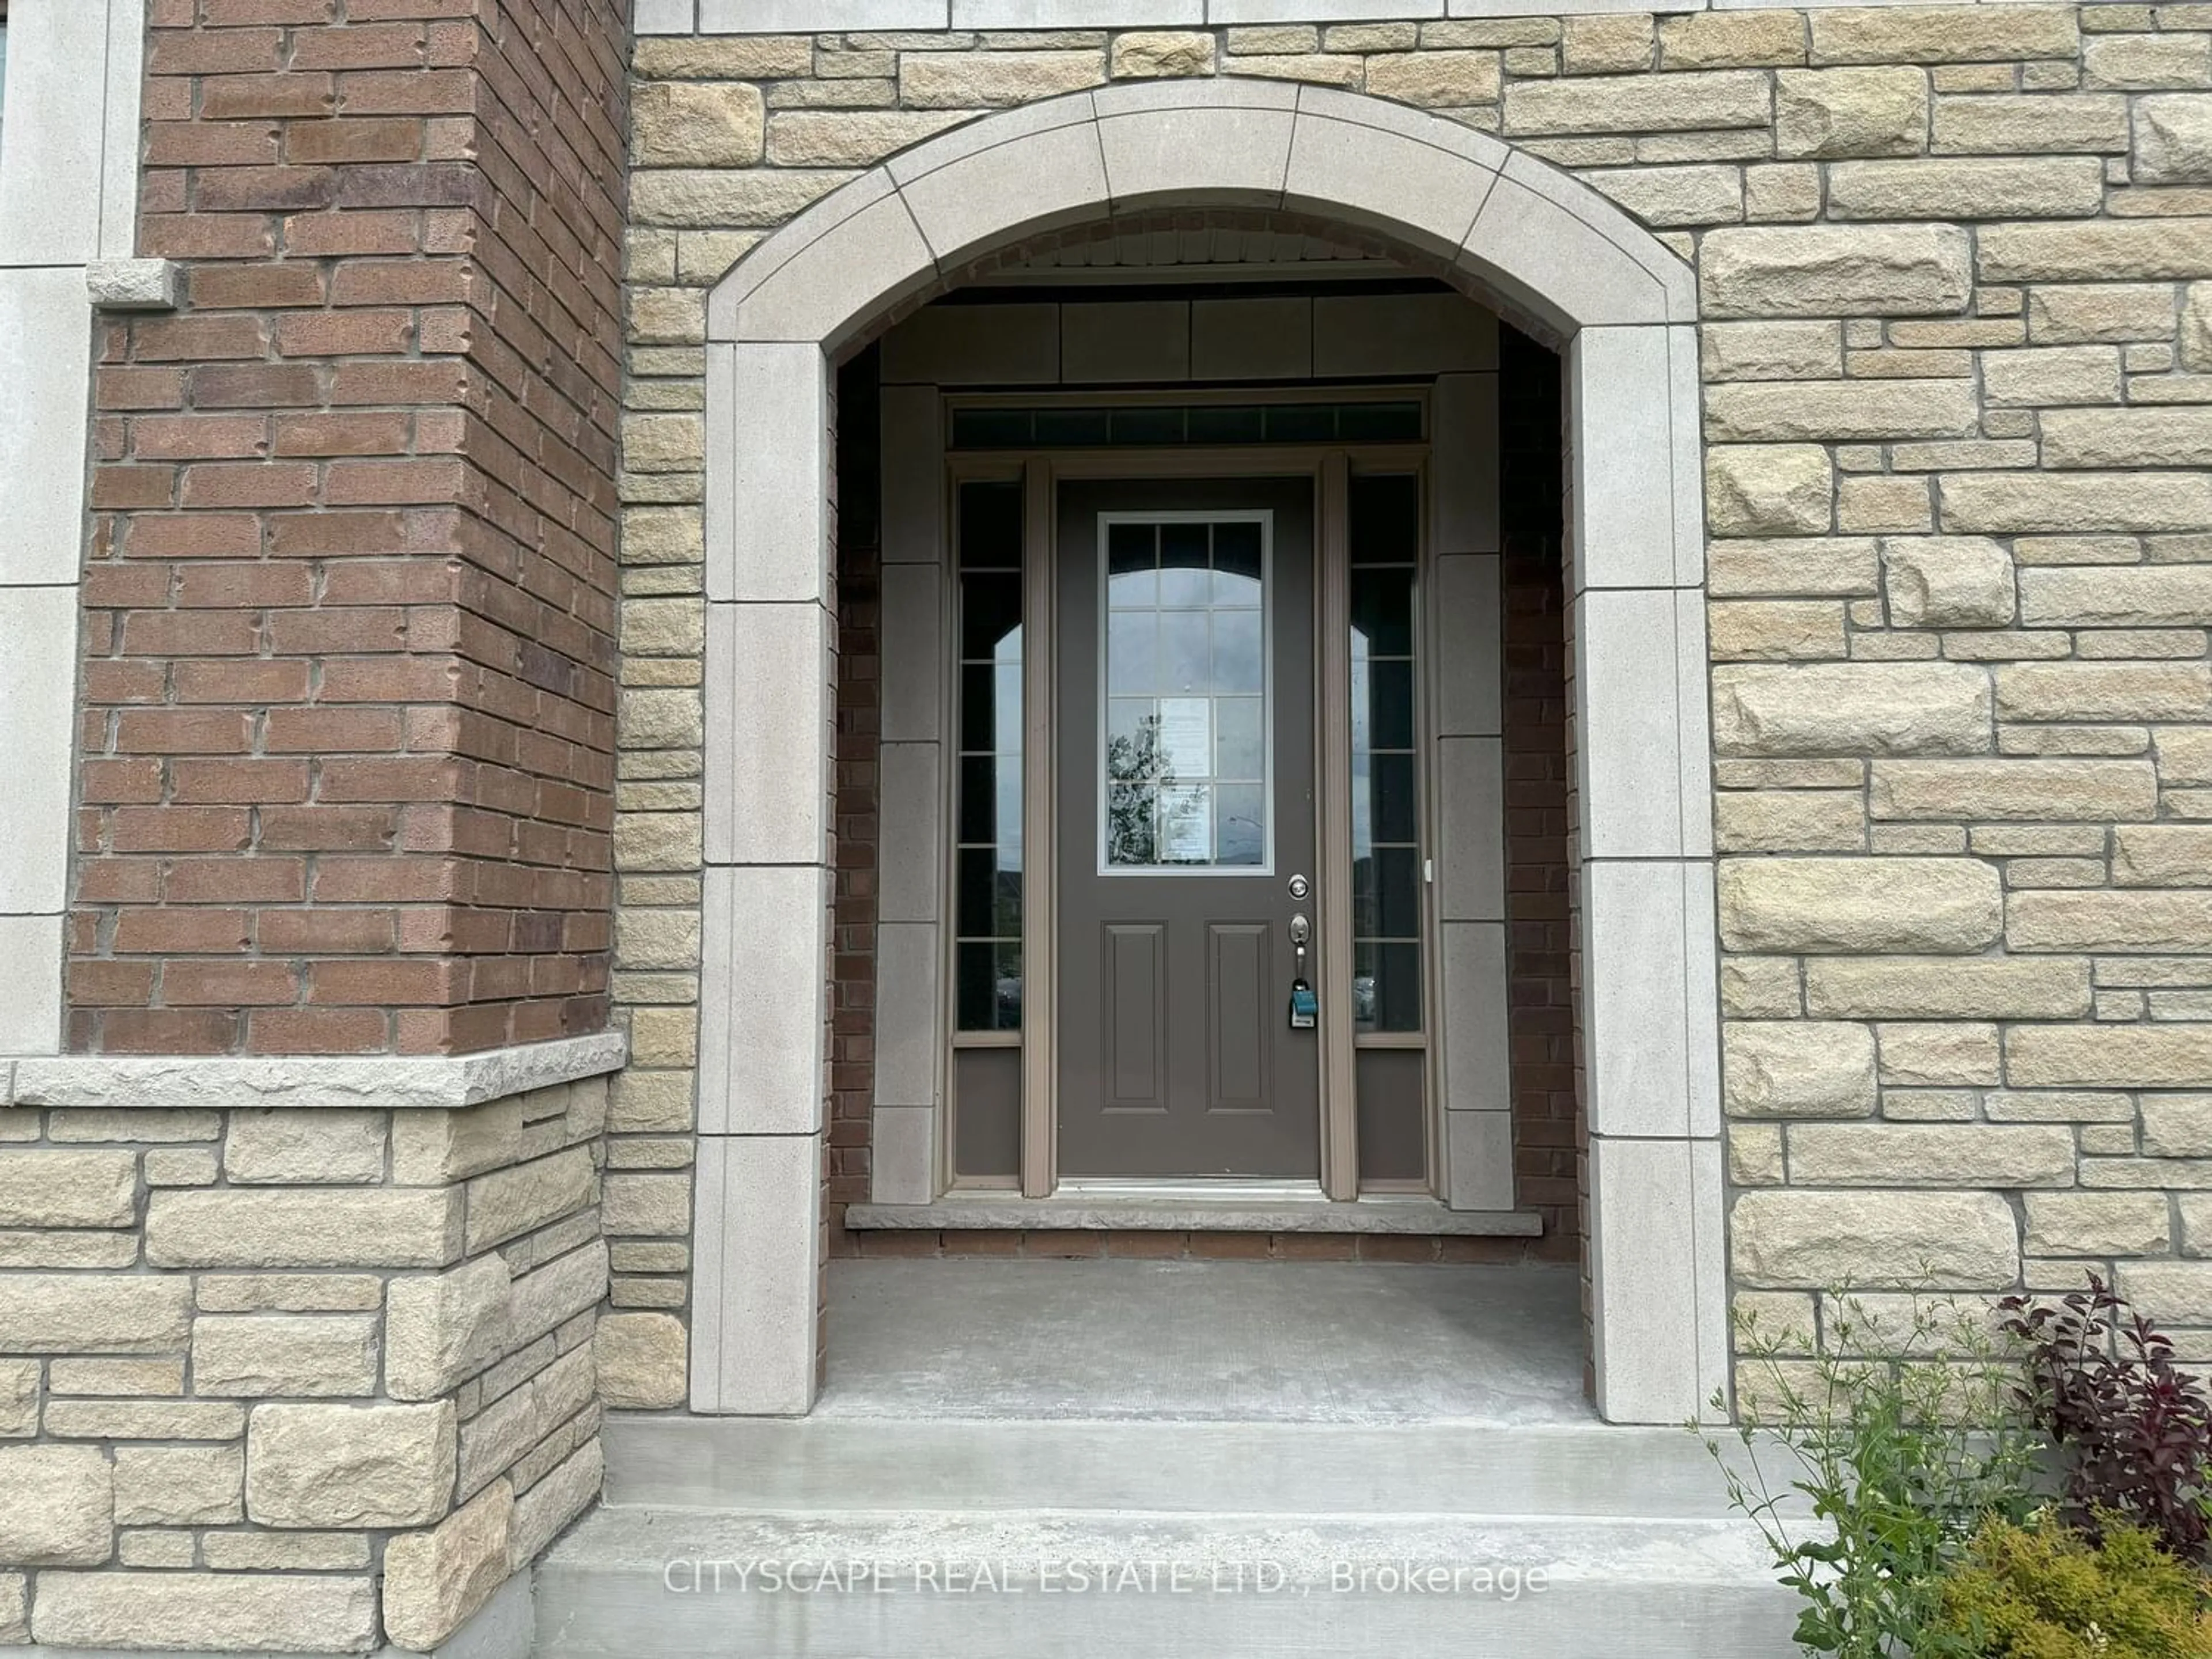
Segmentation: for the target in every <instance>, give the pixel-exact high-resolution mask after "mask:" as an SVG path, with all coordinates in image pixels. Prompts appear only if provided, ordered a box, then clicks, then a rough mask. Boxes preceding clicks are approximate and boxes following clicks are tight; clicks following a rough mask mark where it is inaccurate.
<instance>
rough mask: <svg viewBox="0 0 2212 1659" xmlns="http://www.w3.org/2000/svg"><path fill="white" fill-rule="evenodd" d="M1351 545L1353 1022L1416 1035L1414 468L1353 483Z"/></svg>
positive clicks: (1418, 926)
mask: <svg viewBox="0 0 2212 1659" xmlns="http://www.w3.org/2000/svg"><path fill="white" fill-rule="evenodd" d="M1349 507H1350V512H1349V514H1348V518H1349V524H1348V529H1349V532H1350V539H1351V549H1352V572H1351V580H1352V1020H1353V1024H1355V1025H1356V1026H1357V1027H1358V1029H1359V1030H1363V1031H1418V1030H1420V1029H1421V1003H1422V996H1421V867H1422V866H1421V837H1420V808H1419V795H1418V784H1417V782H1416V777H1417V774H1416V771H1415V763H1414V756H1415V728H1416V718H1415V708H1414V690H1413V688H1414V684H1415V677H1414V640H1415V637H1416V635H1415V633H1414V610H1413V603H1414V589H1415V576H1416V573H1417V571H1418V570H1419V557H1420V493H1419V480H1418V478H1417V477H1415V476H1414V475H1413V474H1411V473H1393V474H1389V475H1385V476H1380V477H1356V478H1354V479H1353V480H1352V489H1351V497H1350V501H1349Z"/></svg>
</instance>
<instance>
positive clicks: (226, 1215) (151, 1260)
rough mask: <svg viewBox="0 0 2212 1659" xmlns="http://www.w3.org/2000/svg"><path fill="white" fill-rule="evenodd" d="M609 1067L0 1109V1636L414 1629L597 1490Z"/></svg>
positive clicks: (235, 1643) (164, 1639) (43, 1638)
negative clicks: (493, 1088) (485, 1082)
mask: <svg viewBox="0 0 2212 1659" xmlns="http://www.w3.org/2000/svg"><path fill="white" fill-rule="evenodd" d="M606 1103H607V1084H606V1080H605V1079H604V1078H595V1079H588V1080H586V1081H582V1082H578V1083H574V1084H564V1085H558V1086H556V1087H552V1088H547V1089H541V1090H537V1091H532V1092H531V1093H528V1094H524V1095H516V1096H510V1097H507V1098H505V1099H501V1100H496V1101H492V1102H489V1103H485V1104H483V1105H480V1106H475V1107H471V1108H468V1109H465V1110H456V1111H439V1110H419V1111H418V1110H407V1111H377V1110H367V1109H363V1110H350V1109H299V1110H288V1109H236V1110H224V1111H217V1110H208V1111H195V1110H161V1109H143V1108H141V1109H134V1108H132V1107H130V1106H128V1105H127V1104H126V1105H123V1106H121V1107H119V1108H118V1109H115V1110H112V1111H111V1110H94V1109H82V1108H54V1109H50V1110H40V1109H37V1108H33V1107H16V1108H12V1109H0V1493H4V1494H5V1495H6V1497H5V1501H4V1502H0V1644H9V1643H22V1642H37V1643H42V1644H52V1645H54V1646H57V1647H86V1648H97V1649H114V1648H170V1649H183V1650H195V1651H226V1650H259V1651H300V1652H347V1651H362V1650H368V1649H370V1648H373V1647H374V1646H376V1645H377V1644H378V1643H379V1642H380V1641H382V1642H386V1643H389V1644H391V1645H392V1647H394V1648H398V1649H401V1650H430V1649H433V1648H435V1646H437V1645H438V1644H440V1643H441V1642H443V1641H445V1640H446V1638H447V1636H448V1635H450V1634H451V1633H452V1632H453V1631H454V1630H456V1629H457V1628H459V1626H461V1625H462V1623H463V1622H464V1621H465V1620H467V1619H468V1618H469V1616H470V1615H471V1614H472V1613H475V1612H476V1611H477V1609H478V1608H479V1607H481V1606H482V1605H483V1603H484V1601H486V1599H487V1598H488V1597H489V1595H491V1594H492V1592H493V1591H494V1590H495V1589H497V1588H498V1587H499V1586H500V1584H501V1583H502V1582H504V1581H505V1580H506V1579H507V1577H509V1576H510V1575H511V1574H513V1573H515V1572H518V1571H526V1569H527V1567H528V1565H529V1564H530V1562H531V1561H532V1559H533V1558H534V1557H535V1556H536V1555H537V1554H538V1553H539V1552H540V1551H542V1550H543V1549H544V1547H545V1546H546V1545H547V1544H548V1543H550V1541H552V1540H553V1538H554V1537H555V1536H556V1534H558V1533H559V1532H560V1531H561V1530H562V1528H564V1527H566V1526H567V1525H568V1522H571V1521H572V1520H574V1518H575V1517H576V1516H578V1515H579V1514H580V1513H581V1512H582V1511H583V1510H584V1509H585V1508H586V1507H587V1506H588V1505H589V1504H591V1503H592V1501H593V1500H594V1499H595V1498H597V1496H598V1494H599V1480H600V1471H601V1458H600V1449H599V1412H600V1407H599V1400H598V1397H597V1389H596V1386H595V1366H594V1354H593V1342H592V1336H593V1331H594V1328H595V1326H596V1323H597V1321H598V1318H599V1312H598V1310H599V1304H600V1303H601V1301H602V1300H603V1298H604V1297H605V1292H606V1282H607V1260H606V1247H605V1243H603V1242H602V1239H601V1236H600V1211H599V1204H600V1172H599V1165H600V1161H601V1154H602V1147H603V1146H604V1140H603V1130H604V1127H605V1117H606Z"/></svg>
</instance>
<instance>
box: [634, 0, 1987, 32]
mask: <svg viewBox="0 0 2212 1659" xmlns="http://www.w3.org/2000/svg"><path fill="white" fill-rule="evenodd" d="M1771 3H1772V0H1658V3H1656V4H1653V3H1651V0H637V15H636V22H635V28H636V31H637V33H640V34H692V33H705V34H815V33H839V32H842V31H848V30H854V29H869V30H873V29H898V30H915V31H921V32H929V31H934V30H939V29H985V28H989V29H1011V28H1045V29H1106V28H1144V27H1155V26H1161V25H1165V26H1170V27H1172V26H1175V25H1182V26H1183V27H1197V26H1200V25H1207V24H1212V25H1218V24H1224V23H1341V22H1365V21H1399V20H1405V21H1419V20H1421V19H1425V18H1438V17H1528V16H1557V17H1577V16H1589V15H1599V14H1604V13H1610V12H1639V11H1641V12H1650V11H1656V12H1657V13H1659V14H1660V15H1662V16H1663V15H1672V14H1674V13H1678V12H1693V11H1705V10H1708V9H1711V10H1716V11H1735V10H1751V9H1758V8H1759V7H1762V6H1766V5H1770V4H1771ZM1803 3H1805V4H1807V5H1813V6H1830V5H1876V6H1895V5H1911V4H1915V3H1925V0H1803ZM1963 3H1966V4H1970V5H1971V4H1984V5H1996V4H2003V3H2012V0H1963Z"/></svg>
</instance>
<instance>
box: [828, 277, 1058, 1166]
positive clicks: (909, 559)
mask: <svg viewBox="0 0 2212 1659" xmlns="http://www.w3.org/2000/svg"><path fill="white" fill-rule="evenodd" d="M997 309H1000V308H999V307H975V312H976V313H989V312H991V311H994V310H997ZM1020 309H1027V307H1021V308H1020ZM1043 309H1046V310H1049V309H1050V307H1044V308H1043ZM955 355H957V348H956V350H955ZM883 398H884V418H883V469H884V513H883V517H884V571H883V590H882V601H881V604H880V606H879V608H878V615H879V616H880V617H881V618H882V623H881V628H880V631H879V634H878V642H877V660H878V672H879V675H880V678H881V683H882V686H883V697H882V714H881V720H880V726H879V729H880V731H881V732H882V734H883V739H884V741H883V743H882V744H881V747H880V749H879V750H878V757H877V767H876V776H877V781H878V790H879V792H880V799H879V800H878V807H877V820H878V826H879V833H880V838H879V842H878V849H877V860H876V869H877V882H876V896H877V907H876V916H877V926H876V1072H875V1099H874V1111H873V1114H872V1117H873V1125H872V1127H873V1133H872V1138H871V1139H870V1142H869V1176H868V1180H869V1188H868V1190H869V1193H870V1194H871V1195H872V1197H873V1198H874V1199H875V1200H876V1201H877V1202H878V1203H926V1202H927V1201H928V1200H931V1199H933V1198H935V1197H936V1196H937V1192H938V1171H939V1167H940V1165H941V1164H942V1162H943V1159H942V1158H941V1157H940V1155H939V1135H940V1134H941V1133H942V1126H943V1123H944V1116H945V1114H944V1106H945V1036H946V1030H945V1028H946V1025H947V1019H946V1012H945V971H946V963H947V960H948V957H949V941H948V939H947V938H946V933H945V918H946V916H947V915H948V914H949V910H950V906H949V904H948V902H947V895H946V892H945V864H946V848H945V839H944V837H945V825H946V813H945V804H946V801H947V799H949V794H950V777H951V768H952V764H953V763H952V762H951V758H950V755H951V745H950V740H949V738H948V736H947V728H948V727H949V726H950V717H949V714H948V713H947V710H948V709H949V706H950V705H949V702H948V699H947V696H946V689H947V687H948V686H949V684H950V676H949V675H948V673H947V671H946V665H947V658H948V653H949V652H950V650H951V640H950V635H951V621H950V617H949V614H948V610H947V605H948V598H949V596H948V594H947V592H946V583H945V568H946V565H947V563H948V562H949V561H948V560H947V557H946V550H945V526H946V521H947V515H946V512H945V442H944V403H943V399H942V398H941V396H940V395H939V391H938V388H937V387H936V386H933V385H928V384H916V385H908V386H886V387H885V388H884V392H883Z"/></svg>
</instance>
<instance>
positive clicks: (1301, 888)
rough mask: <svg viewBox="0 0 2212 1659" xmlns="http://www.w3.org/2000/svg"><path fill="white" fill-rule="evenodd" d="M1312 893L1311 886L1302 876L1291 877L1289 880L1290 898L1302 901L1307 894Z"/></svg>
mask: <svg viewBox="0 0 2212 1659" xmlns="http://www.w3.org/2000/svg"><path fill="white" fill-rule="evenodd" d="M1312 891H1313V884H1312V883H1311V882H1310V881H1308V880H1307V879H1306V878H1304V876H1292V877H1291V897H1292V898H1294V899H1302V898H1304V896H1306V895H1307V894H1308V893H1310V892H1312Z"/></svg>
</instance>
